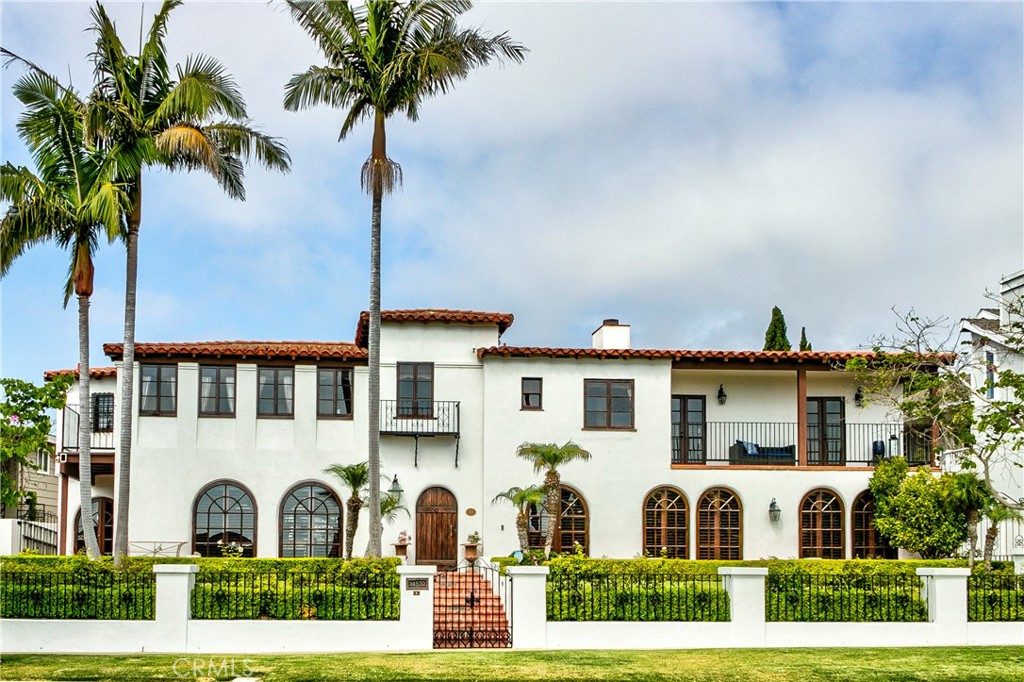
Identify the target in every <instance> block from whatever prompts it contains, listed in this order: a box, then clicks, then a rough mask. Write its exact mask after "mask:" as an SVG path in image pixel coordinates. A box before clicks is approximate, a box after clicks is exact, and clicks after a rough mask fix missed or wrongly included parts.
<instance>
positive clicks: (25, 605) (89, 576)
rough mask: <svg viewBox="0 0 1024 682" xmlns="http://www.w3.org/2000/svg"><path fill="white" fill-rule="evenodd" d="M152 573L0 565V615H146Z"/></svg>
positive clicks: (152, 594)
mask: <svg viewBox="0 0 1024 682" xmlns="http://www.w3.org/2000/svg"><path fill="white" fill-rule="evenodd" d="M155 604H156V582H155V580H154V576H153V574H152V573H108V572H97V573H84V572H82V573H53V572H41V571H26V572H22V571H5V572H4V575H3V581H2V582H0V617H3V618H60V619H94V620H152V619H153V614H154V609H155Z"/></svg>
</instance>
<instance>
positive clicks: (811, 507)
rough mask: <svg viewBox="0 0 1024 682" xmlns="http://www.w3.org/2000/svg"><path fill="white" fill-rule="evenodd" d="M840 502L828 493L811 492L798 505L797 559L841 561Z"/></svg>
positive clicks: (841, 507)
mask: <svg viewBox="0 0 1024 682" xmlns="http://www.w3.org/2000/svg"><path fill="white" fill-rule="evenodd" d="M843 515H844V512H843V502H842V500H840V499H839V497H838V496H837V495H836V494H835V493H833V492H832V491H830V490H824V489H820V488H819V489H817V490H812V491H811V492H809V493H807V494H806V495H805V496H804V499H803V501H802V502H801V503H800V558H801V559H806V558H810V557H817V558H819V559H842V558H844V556H845V552H844V547H845V545H844V535H845V532H844V530H843Z"/></svg>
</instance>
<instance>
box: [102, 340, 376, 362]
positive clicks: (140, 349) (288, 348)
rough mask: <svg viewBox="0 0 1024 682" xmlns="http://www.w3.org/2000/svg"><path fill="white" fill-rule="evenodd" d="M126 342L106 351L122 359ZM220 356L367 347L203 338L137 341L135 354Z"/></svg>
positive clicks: (338, 352)
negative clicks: (200, 339) (191, 340)
mask: <svg viewBox="0 0 1024 682" xmlns="http://www.w3.org/2000/svg"><path fill="white" fill-rule="evenodd" d="M123 351H124V344H121V343H106V344H104V345H103V352H104V353H106V354H107V355H108V356H110V358H111V359H112V360H120V359H121V356H122V354H123ZM156 356H163V357H178V358H181V357H216V358H236V359H246V358H252V359H258V358H263V359H271V358H286V359H290V360H323V359H340V360H364V359H365V358H366V351H365V350H363V349H362V348H359V347H358V346H356V345H355V344H353V343H347V342H346V343H339V342H327V341H199V342H183V343H136V344H135V357H136V358H146V357H156Z"/></svg>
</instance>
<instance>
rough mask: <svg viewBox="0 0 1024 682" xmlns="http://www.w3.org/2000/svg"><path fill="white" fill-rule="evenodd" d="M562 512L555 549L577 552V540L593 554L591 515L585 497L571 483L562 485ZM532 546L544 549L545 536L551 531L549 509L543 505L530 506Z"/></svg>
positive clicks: (529, 524) (532, 547) (529, 525)
mask: <svg viewBox="0 0 1024 682" xmlns="http://www.w3.org/2000/svg"><path fill="white" fill-rule="evenodd" d="M561 498H562V504H561V509H562V514H561V523H560V527H559V529H558V530H557V531H556V532H555V539H554V544H553V545H552V547H551V550H552V551H553V552H562V553H565V552H569V553H572V552H573V551H575V545H576V543H579V544H580V546H581V547H583V553H584V554H587V555H589V554H590V516H589V514H588V513H587V503H586V501H585V500H584V499H583V497H582V496H581V495H580V494H579V492H577V491H576V490H574V489H573V488H570V487H569V486H567V485H563V486H562V488H561ZM527 524H528V525H527V528H528V535H529V538H530V548H531V549H544V536H545V534H546V533H547V530H548V518H547V510H546V509H545V508H544V507H543V506H541V505H535V504H531V505H530V513H529V519H528V521H527Z"/></svg>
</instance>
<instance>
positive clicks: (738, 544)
mask: <svg viewBox="0 0 1024 682" xmlns="http://www.w3.org/2000/svg"><path fill="white" fill-rule="evenodd" d="M697 558H698V559H742V558H743V505H742V504H740V498H739V497H737V496H736V493H734V492H733V491H731V490H729V489H728V488H712V489H710V490H708V491H707V492H705V493H704V495H702V496H701V498H700V503H699V504H698V505H697Z"/></svg>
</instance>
